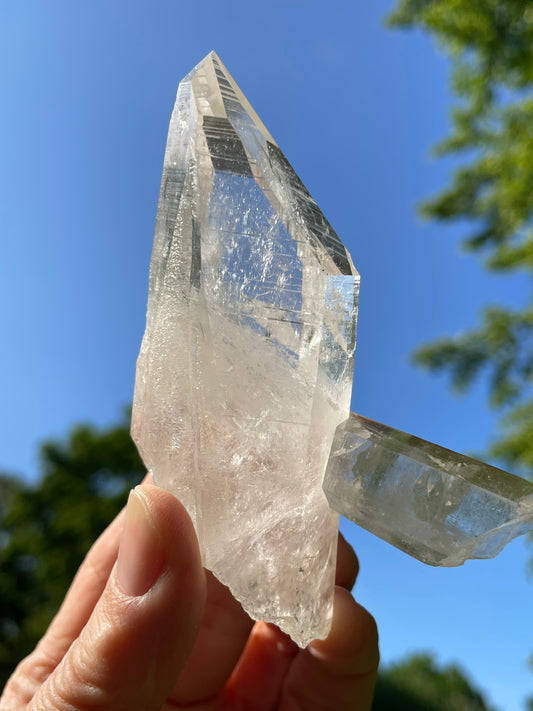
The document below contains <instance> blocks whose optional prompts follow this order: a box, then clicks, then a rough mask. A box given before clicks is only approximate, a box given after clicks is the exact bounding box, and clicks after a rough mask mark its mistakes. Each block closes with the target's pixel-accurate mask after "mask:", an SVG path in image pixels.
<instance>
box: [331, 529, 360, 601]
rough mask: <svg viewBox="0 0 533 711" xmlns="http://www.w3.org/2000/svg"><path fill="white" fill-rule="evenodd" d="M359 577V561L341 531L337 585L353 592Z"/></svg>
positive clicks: (336, 576)
mask: <svg viewBox="0 0 533 711" xmlns="http://www.w3.org/2000/svg"><path fill="white" fill-rule="evenodd" d="M358 575H359V559H358V558H357V555H356V553H355V551H354V549H353V548H352V546H351V545H350V544H349V543H348V541H347V540H346V539H345V538H344V536H343V535H342V533H341V532H340V531H339V538H338V543H337V567H336V570H335V585H340V586H341V587H343V588H346V589H347V590H351V589H352V588H353V586H354V585H355V581H356V580H357V576H358Z"/></svg>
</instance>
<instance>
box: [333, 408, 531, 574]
mask: <svg viewBox="0 0 533 711" xmlns="http://www.w3.org/2000/svg"><path fill="white" fill-rule="evenodd" d="M324 491H325V492H326V495H327V497H328V500H329V503H330V505H331V506H332V507H333V508H334V509H335V510H336V511H339V513H341V514H343V515H344V516H346V517H347V518H349V519H351V520H352V521H354V522H355V523H357V524H358V525H359V526H362V527H363V528H366V529H367V530H369V531H370V532H371V533H373V534H375V535H376V536H379V537H380V538H383V539H384V540H385V541H388V542H389V543H392V545H394V546H396V547H397V548H400V549H401V550H403V551H405V552H406V553H409V554H410V555H412V556H413V557H415V558H418V559H419V560H421V561H423V562H424V563H428V564H430V565H438V566H454V565H461V564H462V563H464V562H465V560H467V559H468V558H493V557H494V556H495V555H497V554H498V553H499V552H500V551H501V550H502V548H503V547H504V546H505V545H507V543H509V541H511V540H512V539H513V538H515V537H516V536H520V535H522V534H524V533H527V532H528V531H531V530H533V484H532V483H531V482H529V481H526V480H525V479H521V478H520V477H517V476H513V475H512V474H508V473H507V472H504V471H502V470H501V469H496V468H495V467H491V466H489V465H488V464H483V462H479V461H477V460H475V459H470V458H469V457H465V456H463V455H461V454H457V453H456V452H452V451H450V450H449V449H445V448H444V447H440V446H438V445H436V444H432V443H431V442H427V441H425V440H422V439H419V438H418V437H413V436H412V435H408V434H405V433H404V432H400V431H398V430H395V429H393V428H392V427H388V426H387V425H382V424H380V423H379V422H374V421H373V420H369V419H367V418H366V417H362V416H361V415H356V414H354V413H352V414H351V415H350V418H349V420H347V421H346V422H344V423H342V424H341V425H340V426H339V427H338V429H337V433H336V435H335V440H334V443H333V447H332V450H331V456H330V459H329V463H328V467H327V472H326V477H325V479H324Z"/></svg>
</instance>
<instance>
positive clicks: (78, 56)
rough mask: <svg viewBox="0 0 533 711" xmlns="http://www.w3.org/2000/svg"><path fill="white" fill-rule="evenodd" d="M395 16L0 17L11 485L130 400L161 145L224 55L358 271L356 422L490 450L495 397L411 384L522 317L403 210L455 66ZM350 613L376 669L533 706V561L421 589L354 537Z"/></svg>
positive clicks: (134, 5)
mask: <svg viewBox="0 0 533 711" xmlns="http://www.w3.org/2000/svg"><path fill="white" fill-rule="evenodd" d="M391 7H392V3H391V2H390V1H387V2H385V0H373V1H372V2H371V3H363V2H361V1H357V0H356V1H355V2H353V0H345V1H342V2H339V1H338V0H330V1H329V2H328V4H327V9H328V11H327V13H324V9H323V8H324V5H323V3H319V2H316V1H315V0H282V1H281V0H273V1H272V2H269V3H268V4H264V3H250V2H245V1H244V0H234V1H233V2H220V0H218V1H214V0H204V2H202V3H190V2H187V3H186V2H180V1H179V0H159V2H157V3H148V2H139V1H132V0H130V1H129V2H125V1H124V0H116V1H115V2H107V0H93V1H92V2H91V3H71V2H67V0H46V2H44V1H40V2H38V1H37V0H26V2H24V3H21V2H18V0H3V2H2V3H1V5H0V67H1V69H0V106H1V107H2V109H1V111H0V318H1V323H2V338H1V339H0V388H1V392H2V399H3V403H4V406H3V407H2V409H1V411H0V412H1V414H0V418H1V421H0V424H1V426H0V468H3V469H5V470H11V471H18V472H19V473H21V474H23V475H24V476H27V477H30V478H32V477H35V476H36V474H37V472H38V462H37V459H36V454H37V451H38V450H37V448H38V443H39V442H40V441H42V440H43V439H45V438H49V437H62V436H63V435H64V434H65V433H66V431H67V430H68V428H69V427H70V426H71V425H72V424H74V423H78V422H81V421H88V422H92V423H96V424H99V425H102V426H105V425H107V424H110V423H112V422H114V421H116V419H117V417H119V416H120V413H121V408H122V406H123V405H125V404H127V403H129V402H130V401H131V397H132V392H133V378H134V367H135V359H136V356H137V352H138V348H139V345H140V340H141V337H142V332H143V329H144V315H145V307H146V296H147V285H148V266H149V259H150V252H151V246H152V236H153V227H154V220H155V211H156V204H157V196H158V191H159V180H160V174H161V167H162V160H163V152H164V147H165V139H166V131H167V126H168V120H169V118H170V112H171V110H172V105H173V101H174V96H175V92H176V87H177V84H178V82H179V80H180V79H181V77H182V76H184V75H185V74H186V73H187V72H188V71H189V70H190V69H191V68H192V67H193V66H194V65H195V64H196V63H197V62H198V61H199V60H200V59H201V58H202V57H203V56H204V55H206V54H207V53H208V52H209V51H210V50H211V49H215V50H216V51H217V52H218V54H219V55H220V57H221V59H222V61H223V62H224V64H225V65H226V66H227V68H228V69H229V71H230V72H231V73H232V75H233V76H234V78H235V79H236V81H237V82H238V83H239V85H240V86H241V88H242V90H243V91H244V93H245V94H246V96H247V97H248V99H249V100H250V102H251V103H252V105H253V106H254V108H255V109H256V111H257V112H258V114H259V115H260V116H261V118H262V119H263V121H264V123H265V125H266V126H267V127H268V129H269V130H270V132H271V133H272V135H273V136H274V137H275V139H276V140H277V142H278V144H279V145H280V147H281V148H282V150H283V151H284V152H285V154H286V155H287V157H288V159H289V160H290V161H291V163H292V164H293V166H294V168H295V169H296V171H297V172H298V173H299V175H300V177H301V178H302V180H303V181H304V183H305V184H306V185H307V187H308V188H309V190H310V192H311V193H312V195H313V196H314V197H315V199H316V200H317V202H318V203H319V205H320V206H321V208H322V209H323V211H324V213H325V214H326V215H327V217H328V219H329V220H330V222H331V223H332V224H333V226H334V227H335V229H336V231H337V232H338V234H339V235H340V236H341V238H342V239H343V241H344V242H345V244H346V245H347V247H348V248H349V250H350V252H351V253H352V256H353V259H354V262H355V264H356V266H357V268H358V270H359V271H360V273H361V300H360V321H359V331H358V351H357V358H356V370H355V387H354V395H353V402H352V408H353V409H355V410H357V411H358V412H361V413H362V414H365V415H367V416H369V417H372V418H374V419H377V420H381V421H383V422H386V423H387V424H390V425H392V426H394V427H397V428H400V429H404V430H407V431H409V432H411V433H413V434H416V435H418V436H421V437H424V438H427V439H431V440H433V441H436V442H438V443H440V444H443V445H445V446H447V447H450V448H452V449H456V450H460V451H463V452H476V451H481V450H483V448H484V447H485V446H486V444H487V443H488V442H490V439H491V437H492V436H493V435H494V433H495V419H494V415H493V413H490V412H489V411H487V409H486V402H485V388H484V386H483V384H480V385H479V386H478V387H476V388H475V389H474V390H473V391H472V393H471V394H469V395H468V396H466V397H461V398H459V397H456V396H454V395H453V394H451V393H450V391H449V390H448V388H447V385H446V381H445V379H444V378H440V377H429V376H427V375H426V374H424V373H422V372H420V371H418V370H416V369H415V368H413V366H412V365H411V362H410V356H411V353H412V351H413V349H414V348H415V347H416V346H417V345H419V344H420V343H422V342H424V341H427V340H429V339H432V338H434V337H437V336H439V335H443V334H450V333H456V332H459V331H461V330H463V329H466V328H468V327H469V326H471V325H472V324H474V323H475V321H476V316H477V314H478V313H479V310H480V308H481V307H482V305H483V304H485V303H487V302H491V303H509V304H519V303H522V302H523V301H524V300H525V299H526V298H527V297H528V295H529V283H528V282H527V280H526V279H525V277H524V278H518V277H517V278H514V277H513V278H496V277H494V276H489V275H488V274H486V273H485V272H484V271H483V269H482V268H481V266H480V265H479V264H478V263H477V262H476V261H475V259H473V258H472V257H470V256H467V255H465V254H464V253H462V252H461V250H460V248H459V239H460V237H461V235H463V234H464V233H465V230H466V227H465V226H464V225H463V226H457V227H454V228H445V227H442V226H435V225H431V224H424V223H422V222H421V221H420V220H419V219H418V218H417V217H416V214H415V205H416V203H417V201H419V200H420V199H421V198H423V197H424V196H428V195H431V194H432V193H433V192H434V191H436V190H437V189H439V188H440V187H443V186H444V185H445V183H446V179H447V176H448V174H449V171H450V169H451V167H452V165H451V163H450V162H446V161H437V162H436V161H433V160H432V159H431V158H430V147H431V146H432V145H433V144H434V143H435V142H436V141H437V140H439V139H440V138H442V137H443V135H444V134H445V132H446V130H447V125H448V111H449V108H450V101H451V96H450V93H449V90H448V88H447V62H446V58H445V57H444V56H443V55H442V54H441V53H439V52H438V51H437V50H436V49H435V48H434V46H433V45H432V43H431V41H430V40H429V39H428V38H427V37H425V36H423V35H421V34H419V33H412V34H402V33H398V32H395V33H393V32H390V31H388V30H386V29H385V27H384V26H383V17H384V15H385V14H386V12H387V10H389V9H390V8H391ZM343 528H344V530H345V532H346V533H347V535H348V537H349V539H350V540H351V542H352V543H353V544H354V545H355V547H356V549H357V550H358V553H359V556H360V559H361V576H360V582H358V585H357V589H356V595H357V597H358V598H359V599H360V601H361V602H362V603H363V604H365V605H366V606H367V607H368V608H369V609H370V610H371V611H372V612H373V613H374V615H375V616H376V618H377V620H378V623H379V626H380V631H381V639H382V653H383V658H384V660H385V661H386V662H387V661H390V660H391V659H395V658H398V657H400V656H401V655H403V654H404V653H405V652H407V651H413V650H421V649H424V650H427V649H433V650H435V651H436V652H437V653H438V658H439V659H440V660H441V661H443V662H447V661H451V660H456V661H458V662H459V663H461V664H462V665H463V666H464V667H465V669H466V670H467V671H469V672H470V673H471V674H472V675H473V677H474V678H475V679H476V680H477V682H478V683H479V684H480V685H481V686H482V687H483V689H484V690H485V691H487V693H489V694H490V698H491V699H492V700H493V701H494V702H495V703H496V704H497V705H498V706H499V708H500V709H502V710H504V709H505V711H518V709H520V708H521V699H522V698H523V696H524V695H525V694H526V693H528V692H529V691H530V690H531V691H533V677H532V675H531V673H530V672H529V671H528V669H527V663H526V659H527V656H528V654H529V653H530V652H531V651H532V649H533V634H532V631H533V630H532V626H533V625H532V623H531V620H532V619H533V616H532V615H531V607H530V600H531V593H532V591H533V588H532V587H531V582H530V581H528V579H527V577H526V573H525V567H526V561H527V556H528V550H527V549H526V547H525V545H524V543H523V542H522V541H517V542H515V543H513V544H511V545H510V546H509V547H508V549H507V550H506V551H505V552H504V553H503V554H502V555H501V556H500V557H499V558H498V559H496V560H495V561H490V562H471V563H467V564H466V565H465V566H464V567H462V568H460V569H452V570H438V569H433V568H428V567H425V566H423V565H422V564H420V563H417V562H416V561H414V560H412V559H410V558H408V557H407V556H406V555H404V554H402V553H399V552H397V551H395V550H394V549H392V548H391V547H389V546H388V545H387V544H385V543H382V542H380V541H378V540H377V539H375V538H373V537H372V536H370V534H367V533H366V532H364V531H361V530H360V529H358V528H357V527H355V526H352V525H350V524H344V525H343Z"/></svg>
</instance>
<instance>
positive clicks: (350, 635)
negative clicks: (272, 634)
mask: <svg viewBox="0 0 533 711" xmlns="http://www.w3.org/2000/svg"><path fill="white" fill-rule="evenodd" d="M307 650H308V651H309V653H310V654H311V655H313V656H314V657H317V658H319V659H320V660H321V661H323V662H324V663H325V664H326V665H327V667H328V669H329V670H330V671H333V672H335V673H339V674H349V675H363V674H370V673H372V672H376V671H377V668H378V664H379V645H378V630H377V625H376V621H375V620H374V618H373V617H372V615H371V614H370V613H369V612H368V610H366V609H365V608H364V607H362V606H361V605H359V604H358V603H357V602H356V601H355V600H354V599H353V597H352V596H351V595H350V593H349V592H348V591H347V590H346V589H345V588H343V587H336V588H335V601H334V607H333V620H332V624H331V631H330V633H329V635H328V636H327V638H326V639H324V640H314V641H313V642H311V644H310V645H309V646H308V647H307Z"/></svg>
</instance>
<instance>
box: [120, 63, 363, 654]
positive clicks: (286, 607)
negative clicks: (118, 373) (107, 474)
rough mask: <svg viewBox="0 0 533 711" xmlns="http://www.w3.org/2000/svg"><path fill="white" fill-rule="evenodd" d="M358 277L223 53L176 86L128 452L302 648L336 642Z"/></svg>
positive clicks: (235, 582) (237, 592) (247, 599)
mask: <svg viewBox="0 0 533 711" xmlns="http://www.w3.org/2000/svg"><path fill="white" fill-rule="evenodd" d="M358 284H359V277H358V274H357V272H356V271H355V269H354V267H353V264H352V261H351V258H350V256H349V254H348V252H347V251H346V249H345V248H344V246H343V245H342V243H341V241H340V240H339V238H338V237H337V235H336V234H335V232H334V231H333V229H332V228H331V226H330V224H329V223H328V221H327V220H326V218H325V217H324V215H323V214H322V212H321V211H320V209H319V208H318V206H317V204H316V203H315V202H314V200H313V199H312V198H311V196H310V195H309V193H308V192H307V190H306V189H305V187H304V185H303V184H302V182H301V181H300V179H299V178H298V176H297V175H296V173H295V172H294V170H293V169H292V168H291V166H290V164H289V163H288V161H287V159H286V158H285V157H284V155H283V153H282V152H281V150H280V149H279V148H278V146H277V144H276V142H275V141H274V139H273V138H272V137H271V135H270V134H269V132H268V131H267V129H266V128H265V127H264V125H263V124H262V123H261V121H260V120H259V118H258V117H257V115H256V113H255V112H254V110H253V109H252V107H251V106H250V104H249V103H248V101H247V100H246V99H245V97H244V96H243V94H242V92H241V91H240V89H239V87H238V86H237V84H236V83H235V82H234V80H233V79H232V77H231V76H230V74H229V73H228V71H227V69H226V68H225V67H224V65H223V64H222V62H221V61H220V59H219V58H218V57H217V56H216V54H215V53H214V52H212V53H211V54H210V55H208V56H207V57H206V58H205V59H204V60H203V61H202V62H200V64H199V65H198V66H197V67H195V69H193V71H192V72H191V73H190V74H189V75H188V76H186V77H185V79H183V81H182V82H181V83H180V86H179V89H178V94H177V99H176V104H175V107H174V111H173V114H172V118H171V121H170V128H169V133H168V140H167V147H166V153H165V158H164V165H163V178H162V182H161V192H160V197H159V205H158V211H157V220H156V230H155V238H154V247H153V252H152V262H151V266H150V286H149V297H148V311H147V319H146V331H145V335H144V339H143V342H142V346H141V351H140V355H139V359H138V362H137V376H136V383H135V396H134V406H133V415H132V435H133V438H134V440H135V442H136V444H137V446H138V448H139V451H140V453H141V456H142V458H143V460H144V463H145V464H146V466H147V468H148V469H149V470H151V471H152V473H153V476H154V480H155V482H156V484H158V485H159V486H162V487H164V488H166V489H168V490H169V491H171V492H173V493H174V494H175V495H176V496H177V497H178V498H179V499H180V500H181V501H182V503H183V504H184V505H185V507H186V508H187V510H188V512H189V514H190V516H191V518H192V520H193V523H194V525H195V528H196V532H197V534H198V539H199V543H200V549H201V553H202V557H203V562H204V564H205V566H206V567H208V568H209V569H210V570H212V571H213V572H214V573H215V575H216V576H217V577H218V578H219V580H221V581H222V583H224V584H225V585H227V586H229V588H230V589H231V591H232V593H233V594H234V596H235V597H236V598H237V599H238V600H239V601H240V602H241V603H242V605H243V607H244V608H245V610H246V611H247V612H248V613H249V614H250V615H251V617H252V618H254V619H262V620H266V621H268V622H273V623H275V624H277V625H279V626H280V627H281V629H282V630H284V631H285V632H287V633H288V634H289V635H290V636H291V637H292V638H293V639H294V640H295V641H296V642H297V643H298V644H299V645H301V646H304V645H306V644H307V643H308V642H310V641H311V640H312V639H314V638H324V637H325V636H326V635H327V633H328V631H329V628H330V625H331V614H332V601H333V589H334V575H335V558H336V546H337V531H338V514H337V513H336V512H335V511H333V510H332V509H331V508H330V507H329V505H328V502H327V500H326V497H325V495H324V493H323V490H322V481H323V477H324V472H325V468H326V463H327V458H328V455H329V451H330V448H331V442H332V441H333V437H334V433H335V429H336V427H337V425H338V424H339V423H340V422H342V421H344V420H345V419H346V418H347V417H348V415H349V406H350V397H351V386H352V372H353V354H354V347H355V317H356V307H357V291H358Z"/></svg>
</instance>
